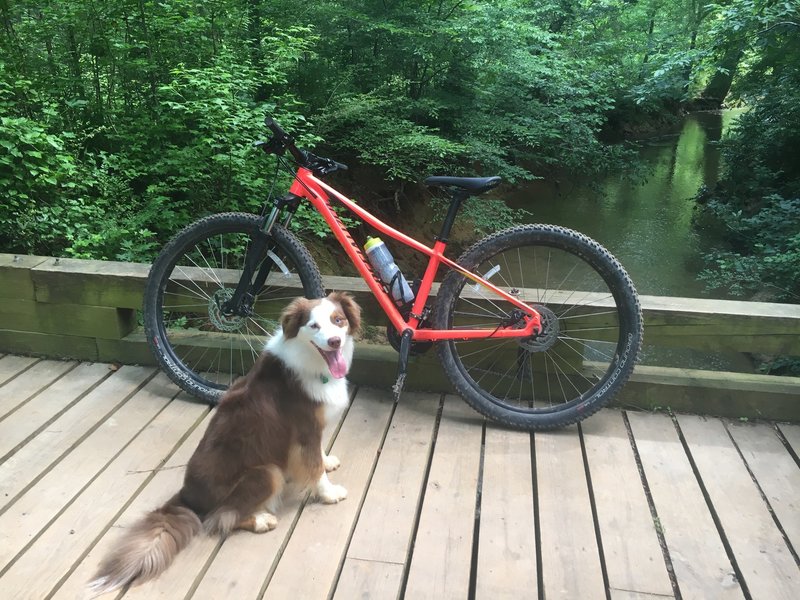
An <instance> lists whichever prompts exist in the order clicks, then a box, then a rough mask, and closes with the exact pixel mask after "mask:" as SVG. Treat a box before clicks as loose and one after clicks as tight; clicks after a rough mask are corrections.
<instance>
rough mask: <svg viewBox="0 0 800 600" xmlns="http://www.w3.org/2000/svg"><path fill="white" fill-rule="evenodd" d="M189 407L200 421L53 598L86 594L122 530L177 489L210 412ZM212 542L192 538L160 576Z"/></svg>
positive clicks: (174, 573) (72, 599)
mask: <svg viewBox="0 0 800 600" xmlns="http://www.w3.org/2000/svg"><path fill="white" fill-rule="evenodd" d="M175 402H177V403H185V404H192V403H190V402H187V401H186V396H185V395H183V394H181V395H180V396H178V398H177V399H176V400H175ZM193 406H194V407H196V408H195V409H194V410H199V411H200V414H201V415H202V412H203V411H206V412H205V417H203V420H202V422H201V423H200V424H199V425H198V426H197V427H195V428H194V429H193V430H192V432H191V434H190V435H189V436H188V437H187V438H186V439H185V440H184V441H183V442H181V443H180V445H179V446H178V447H177V449H176V450H175V452H174V453H173V454H172V456H170V457H169V460H167V461H166V463H164V464H163V465H160V466H159V467H158V468H156V469H155V471H154V473H153V477H152V479H150V480H149V481H148V482H147V483H146V484H145V485H144V487H143V488H142V489H141V490H140V491H139V492H138V493H137V494H136V497H135V498H133V499H132V500H131V502H130V504H129V505H128V506H126V507H125V508H124V510H123V511H122V513H121V514H118V515H117V516H116V517H115V518H114V520H113V521H112V522H111V525H110V527H109V528H108V530H107V531H105V532H104V533H103V534H102V536H101V537H100V538H99V539H97V540H96V541H95V543H94V544H93V545H92V547H91V549H90V550H89V552H88V554H87V555H86V556H85V557H83V558H82V559H81V562H80V564H78V565H76V567H75V570H74V571H72V572H71V573H70V574H69V577H67V578H66V579H65V580H64V582H63V583H62V584H61V585H60V586H59V587H58V589H57V591H56V592H55V594H54V595H53V600H55V599H59V600H78V599H85V598H86V596H87V594H86V584H87V583H88V582H89V581H90V580H91V579H92V578H93V577H94V575H95V574H96V572H97V568H98V566H99V565H100V562H101V561H102V559H103V558H104V557H105V556H106V555H107V554H108V553H109V552H110V551H111V549H112V548H113V547H114V546H115V545H116V544H117V543H118V542H119V540H120V538H121V537H122V535H123V533H124V530H125V529H128V528H129V527H132V526H133V524H134V523H136V521H138V520H139V519H141V518H142V516H143V515H144V513H146V512H148V511H151V510H153V509H155V508H158V507H159V506H161V505H162V504H163V503H164V502H166V501H167V500H169V498H171V497H172V495H173V494H175V492H177V491H178V490H179V489H180V487H181V485H182V484H183V475H184V473H185V471H186V463H187V462H189V458H190V457H191V455H192V453H193V452H194V450H195V448H197V444H199V443H200V439H201V438H202V436H203V433H205V430H206V428H207V427H208V423H209V420H210V418H211V415H212V412H211V411H210V410H209V409H208V408H207V407H203V405H201V404H197V403H194V404H193ZM174 441H175V442H178V441H179V439H178V438H175V440H174ZM215 542H216V540H215V539H212V538H207V537H205V536H200V537H198V538H197V539H195V540H193V541H192V542H191V544H190V547H189V548H187V549H186V550H185V551H184V552H182V553H181V554H179V555H178V558H177V559H176V563H177V566H176V565H175V564H173V566H172V567H171V568H170V569H168V570H167V571H166V572H165V573H164V574H163V575H162V576H161V579H165V580H169V579H179V578H180V575H181V571H180V566H181V565H180V561H181V556H182V555H184V554H185V553H191V552H192V551H196V548H194V546H198V545H199V546H203V547H206V546H208V545H209V544H211V545H212V546H213V544H214V543H215ZM136 589H137V588H133V590H136ZM126 598H127V596H126Z"/></svg>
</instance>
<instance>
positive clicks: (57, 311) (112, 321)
mask: <svg viewBox="0 0 800 600" xmlns="http://www.w3.org/2000/svg"><path fill="white" fill-rule="evenodd" d="M0 328H3V329H14V330H16V331H33V332H37V333H54V334H58V335H71V336H78V337H95V338H107V339H120V338H123V337H125V336H126V335H128V334H129V333H130V332H131V331H133V330H134V329H135V328H136V311H135V310H134V309H132V308H112V307H106V306H88V305H85V304H45V303H42V302H33V301H29V300H14V299H4V298H0Z"/></svg>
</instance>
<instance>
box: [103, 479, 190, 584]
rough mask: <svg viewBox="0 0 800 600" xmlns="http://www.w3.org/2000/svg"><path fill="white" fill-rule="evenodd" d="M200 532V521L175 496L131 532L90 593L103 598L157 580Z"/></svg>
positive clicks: (104, 564)
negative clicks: (111, 593) (107, 594)
mask: <svg viewBox="0 0 800 600" xmlns="http://www.w3.org/2000/svg"><path fill="white" fill-rule="evenodd" d="M200 529H201V523H200V518H199V517H198V516H197V515H196V514H195V513H194V512H193V511H192V510H191V509H189V508H188V507H186V506H185V505H184V504H183V503H182V502H181V500H180V497H179V495H177V494H176V495H175V496H174V497H173V498H172V499H171V500H170V501H169V502H167V503H166V504H165V505H164V506H162V507H161V508H159V509H157V510H154V511H153V512H151V513H148V514H147V515H146V516H145V517H144V518H143V519H141V520H140V521H138V522H137V523H136V524H135V525H134V526H133V527H131V528H130V530H129V531H128V532H127V533H126V534H125V536H124V537H123V538H122V540H121V541H120V542H119V544H118V545H117V546H116V548H114V550H113V551H112V552H111V554H109V555H108V556H106V558H105V559H104V560H103V562H102V563H101V564H100V568H99V569H98V571H97V575H96V576H95V578H94V579H93V580H92V581H91V582H89V589H90V590H91V591H92V592H94V593H95V594H104V593H106V592H110V591H112V590H115V589H117V588H121V587H123V586H125V587H127V586H129V585H131V584H133V583H135V584H137V585H138V584H139V583H142V582H144V581H147V580H148V579H152V578H154V577H156V576H158V575H159V574H160V573H162V572H163V571H164V570H166V568H167V567H168V566H169V565H170V564H171V563H172V561H173V560H174V558H175V556H176V555H177V554H178V552H180V551H181V550H183V549H184V548H185V547H186V546H187V545H188V544H189V541H190V540H191V539H192V538H193V537H194V536H195V535H197V533H199V532H200Z"/></svg>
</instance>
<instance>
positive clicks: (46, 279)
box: [30, 258, 150, 308]
mask: <svg viewBox="0 0 800 600" xmlns="http://www.w3.org/2000/svg"><path fill="white" fill-rule="evenodd" d="M149 271H150V265H146V264H140V263H129V262H113V261H100V260H78V259H74V258H50V259H48V260H46V261H44V262H41V263H40V264H38V265H37V266H36V267H35V268H32V269H31V274H30V276H31V279H32V281H33V285H34V288H35V290H36V300H38V301H39V302H50V303H57V304H83V305H88V306H106V307H112V308H141V307H142V295H143V293H144V286H145V282H146V281H147V274H148V273H149Z"/></svg>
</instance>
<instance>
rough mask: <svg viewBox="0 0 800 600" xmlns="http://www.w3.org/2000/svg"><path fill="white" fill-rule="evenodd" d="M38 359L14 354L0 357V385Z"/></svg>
mask: <svg viewBox="0 0 800 600" xmlns="http://www.w3.org/2000/svg"><path fill="white" fill-rule="evenodd" d="M38 360H39V359H38V358H32V357H30V356H14V355H13V354H12V355H8V356H4V357H3V358H0V386H2V385H4V384H6V383H8V381H9V380H10V379H12V378H14V377H17V376H18V375H20V374H21V373H24V372H25V369H28V368H29V367H30V366H31V365H33V364H34V363H36V362H37V361H38Z"/></svg>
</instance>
